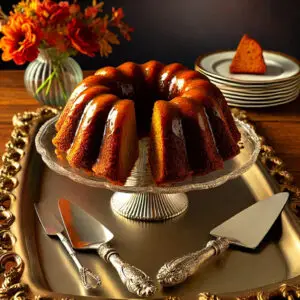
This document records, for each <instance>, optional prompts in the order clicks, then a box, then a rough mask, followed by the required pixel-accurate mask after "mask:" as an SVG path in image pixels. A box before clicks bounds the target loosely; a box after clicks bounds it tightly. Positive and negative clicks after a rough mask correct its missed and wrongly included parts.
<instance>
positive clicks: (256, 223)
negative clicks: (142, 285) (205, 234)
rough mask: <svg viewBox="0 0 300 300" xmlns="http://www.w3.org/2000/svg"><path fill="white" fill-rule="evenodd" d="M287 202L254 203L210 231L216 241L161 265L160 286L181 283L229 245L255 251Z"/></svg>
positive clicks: (281, 197)
mask: <svg viewBox="0 0 300 300" xmlns="http://www.w3.org/2000/svg"><path fill="white" fill-rule="evenodd" d="M288 198H289V194H288V193H278V194H275V195H273V196H271V197H269V198H268V199H266V200H263V201H258V202H256V203H255V204H253V205H251V206H250V207H248V208H246V209H244V210H243V211H241V212H239V213H238V214H236V215H235V216H233V217H231V218H230V219H228V220H227V221H225V222H224V223H222V224H221V225H219V226H217V227H215V228H214V229H213V230H211V232H210V234H211V235H212V236H215V237H217V239H216V240H211V241H209V242H208V243H207V245H206V247H205V248H204V249H202V250H200V251H196V252H193V253H190V254H187V255H184V256H182V257H179V258H175V259H173V260H171V261H169V262H167V263H166V264H164V265H163V266H162V267H161V268H160V269H159V271H158V273H157V276H156V278H157V280H158V282H159V283H160V284H161V285H163V286H166V287H168V286H174V285H178V284H180V283H182V282H184V281H185V280H186V279H187V278H188V277H189V276H191V275H193V274H194V273H195V272H196V271H197V270H198V268H199V267H200V266H201V265H202V264H203V263H204V262H206V261H208V260H209V259H210V258H212V257H213V256H217V255H219V254H221V253H223V252H225V251H226V250H227V249H228V248H229V245H230V244H234V245H238V246H242V247H246V248H251V249H255V248H256V247H257V246H258V245H259V244H260V242H261V241H262V239H263V238H264V236H265V235H266V234H267V233H268V231H269V230H270V228H271V227H272V225H273V224H274V222H275V220H276V219H277V218H278V216H279V215H280V213H281V211H282V209H283V207H284V205H285V204H286V202H287V200H288Z"/></svg>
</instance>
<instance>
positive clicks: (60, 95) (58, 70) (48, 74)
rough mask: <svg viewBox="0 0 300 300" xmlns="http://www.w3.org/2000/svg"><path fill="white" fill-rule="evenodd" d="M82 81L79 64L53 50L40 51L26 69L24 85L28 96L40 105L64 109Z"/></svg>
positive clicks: (64, 54)
mask: <svg viewBox="0 0 300 300" xmlns="http://www.w3.org/2000/svg"><path fill="white" fill-rule="evenodd" d="M81 80H82V70H81V68H80V66H79V64H78V63H77V62H76V61H75V60H74V59H73V58H71V57H69V56H68V54H66V53H60V52H59V51H57V50H56V49H55V48H49V49H40V53H39V55H38V57H37V58H36V59H35V60H34V61H32V62H31V63H30V64H29V65H28V67H27V68H26V71H25V75H24V83H25V87H26V89H27V91H28V92H29V94H30V95H31V96H32V97H34V98H35V99H36V100H38V101H39V102H40V103H41V104H42V105H49V106H53V107H64V106H65V104H66V102H67V100H68V98H69V96H70V95H71V93H72V91H73V90H74V88H75V87H76V85H77V84H78V83H79V82H80V81H81Z"/></svg>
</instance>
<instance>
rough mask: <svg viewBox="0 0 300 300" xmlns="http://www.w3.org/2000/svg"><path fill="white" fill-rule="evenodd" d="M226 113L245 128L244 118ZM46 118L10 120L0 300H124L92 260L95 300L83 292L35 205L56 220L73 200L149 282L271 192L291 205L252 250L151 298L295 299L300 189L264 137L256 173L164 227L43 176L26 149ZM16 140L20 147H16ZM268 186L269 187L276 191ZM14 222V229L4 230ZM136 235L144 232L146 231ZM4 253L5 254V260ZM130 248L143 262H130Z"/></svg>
mask: <svg viewBox="0 0 300 300" xmlns="http://www.w3.org/2000/svg"><path fill="white" fill-rule="evenodd" d="M232 111H233V113H234V114H235V115H236V116H238V118H240V119H242V120H244V121H245V122H248V119H247V114H246V112H245V111H239V110H237V109H233V110H232ZM53 113H54V114H56V113H57V112H56V110H54V109H52V108H49V107H43V108H40V109H38V110H37V112H24V113H21V114H17V115H15V116H14V118H13V125H14V130H13V132H12V137H11V140H10V141H9V143H8V144H7V145H8V146H9V148H7V151H6V152H5V154H4V155H3V157H2V160H3V162H4V163H5V165H4V166H2V167H1V174H2V175H3V174H7V175H6V176H5V177H3V176H2V179H1V180H2V182H1V183H2V188H3V190H2V191H0V196H1V197H0V198H1V199H0V200H1V202H2V204H3V205H4V206H5V207H6V204H4V203H6V201H7V200H10V201H11V206H10V208H9V210H4V211H3V212H2V217H4V219H3V220H2V221H3V222H1V227H2V228H4V230H2V231H1V236H2V238H1V247H2V249H6V250H3V251H4V254H3V255H1V257H0V262H1V265H2V266H3V268H2V270H1V276H2V277H3V279H4V280H3V282H2V287H1V295H2V296H3V297H4V298H5V299H10V298H24V297H26V298H27V297H28V298H30V299H31V298H32V299H44V298H47V299H91V300H92V299H95V296H96V297H98V298H99V299H113V298H117V299H122V298H124V299H128V298H132V295H131V294H130V293H128V292H127V290H126V289H125V288H124V286H123V285H122V284H120V282H118V278H117V277H116V276H114V273H113V272H111V268H109V266H108V265H107V264H104V263H101V261H99V260H98V259H97V257H96V256H95V255H94V256H93V254H91V253H87V254H85V253H82V254H79V255H80V259H82V260H83V261H84V263H85V264H88V265H89V266H91V267H93V268H95V267H96V268H97V270H99V273H101V276H102V279H103V286H102V288H101V289H98V290H97V291H92V290H89V291H86V290H85V289H83V287H82V286H81V285H80V281H79V278H78V275H77V274H76V272H74V269H73V265H72V264H71V263H70V261H69V260H68V259H67V258H66V256H65V253H64V251H63V249H61V246H60V245H59V241H56V240H51V239H49V238H46V235H45V233H44V230H43V228H42V226H41V225H40V223H39V222H38V220H37V218H36V214H35V211H34V206H33V203H34V202H41V203H47V205H49V212H53V213H55V214H56V216H57V217H58V216H59V214H57V201H56V200H58V199H59V198H60V197H62V196H66V197H71V198H72V199H76V201H77V202H78V203H80V205H85V208H88V207H90V213H92V214H93V215H94V216H96V217H97V218H98V217H99V218H101V220H102V221H104V222H105V224H107V225H109V227H110V228H112V229H113V230H114V231H115V230H117V234H116V239H115V240H114V244H115V245H116V244H118V247H121V249H122V254H123V255H124V257H126V258H128V259H130V260H131V261H132V262H135V263H139V265H141V266H142V267H143V269H145V270H146V271H147V273H149V274H150V275H151V276H155V274H156V272H157V268H158V266H160V265H161V264H162V263H163V262H164V261H167V260H168V259H170V258H171V257H176V256H180V255H183V254H184V253H188V252H191V251H193V250H195V249H199V245H200V247H202V246H203V245H205V243H207V241H208V235H207V232H208V231H209V230H210V228H212V227H214V226H216V225H217V224H219V223H221V222H223V221H224V220H226V219H228V218H229V217H230V216H232V215H234V214H235V213H237V212H238V211H241V210H242V209H244V208H245V207H247V206H249V205H251V203H253V202H255V201H259V200H260V199H265V198H266V197H268V196H270V195H272V194H273V193H274V192H278V191H279V189H281V190H287V191H289V193H290V194H291V195H292V197H291V198H290V199H289V203H288V205H287V206H286V207H285V208H284V211H283V213H282V214H281V216H280V219H279V220H278V221H277V222H275V224H274V226H273V228H272V229H271V231H270V232H269V233H268V234H267V236H266V237H265V238H264V240H263V242H262V243H261V245H259V247H258V249H256V250H255V251H253V250H249V251H248V250H247V251H243V252H242V253H241V252H239V251H231V249H229V252H228V253H225V254H224V256H225V258H224V259H220V258H217V259H216V261H215V262H214V263H213V264H210V265H209V266H203V267H202V268H201V270H199V272H197V274H195V276H193V277H192V278H190V279H189V280H188V281H186V282H185V283H184V284H182V285H181V286H177V287H175V288H165V289H159V291H158V292H157V293H156V294H155V296H154V298H159V299H161V298H162V297H163V298H165V297H166V296H170V297H169V298H168V299H171V298H172V299H175V297H176V296H180V299H183V300H194V299H228V300H229V299H231V300H234V299H253V298H257V299H262V298H266V299H269V297H275V296H276V298H278V297H282V298H286V297H293V296H297V295H300V294H299V292H300V285H299V284H300V260H299V255H300V253H299V251H300V224H299V218H298V217H297V216H299V205H298V204H299V196H298V195H300V188H299V187H297V186H296V185H295V184H294V183H293V176H292V175H291V173H290V172H288V171H287V170H286V167H285V166H284V163H283V161H282V160H281V159H280V158H279V157H278V156H277V155H276V153H275V152H274V149H273V148H272V147H271V146H270V145H268V144H267V143H266V141H265V139H264V137H260V139H261V142H262V149H261V153H260V157H259V162H258V164H257V165H254V166H252V167H251V169H250V170H249V171H248V172H246V173H245V174H243V176H242V177H241V178H239V179H236V180H234V181H232V182H230V184H229V183H228V184H227V185H224V186H222V187H218V188H217V189H214V190H211V191H209V192H208V191H201V192H199V193H194V192H191V193H188V197H189V201H190V208H189V209H188V210H187V211H186V212H185V214H183V215H181V216H180V217H178V218H174V219H172V220H169V221H167V222H157V223H151V224H149V223H147V224H145V223H141V222H133V221H131V222H130V221H129V220H126V219H124V218H119V217H118V216H116V215H113V214H112V212H111V209H110V208H109V198H110V197H111V193H110V192H107V191H103V190H100V193H99V190H98V189H97V190H96V189H92V188H89V189H86V188H83V187H82V186H80V185H79V186H77V185H74V184H72V183H70V182H69V181H66V180H64V179H62V178H61V177H60V176H57V174H49V170H47V169H45V173H43V170H44V168H43V164H42V163H41V158H40V156H39V155H38V154H37V153H36V151H35V148H34V146H33V140H34V136H35V134H36V132H37V131H36V130H37V128H38V126H37V125H38V124H39V122H44V121H45V120H46V119H48V118H49V117H51V116H53ZM252 126H253V125H252ZM28 128H29V131H27V130H28ZM23 130H26V131H23ZM20 140H21V141H22V142H24V141H25V144H23V147H22V144H21V146H20ZM10 150H12V151H10ZM24 152H25V155H24ZM12 158H13V159H14V160H12ZM15 158H16V160H15ZM12 167H16V169H15V170H16V172H17V174H16V173H15V172H13V173H11V171H12V170H13V169H14V168H12ZM50 173H51V172H50ZM270 174H271V175H270ZM272 178H274V180H275V181H277V184H276V185H275V184H274V181H273V179H272ZM7 191H10V192H7ZM99 201H100V203H99ZM12 218H13V219H15V221H14V222H13V223H12V225H11V226H10V228H7V224H11V219H12ZM129 224H130V226H129ZM160 224H162V225H160ZM141 225H146V226H147V230H146V229H145V228H144V227H141ZM148 226H149V227H148ZM162 237H163V238H162ZM157 245H159V247H160V248H159V249H158V247H157ZM12 247H13V252H12V251H7V250H10V249H12ZM133 247H134V248H135V249H136V250H138V253H141V255H139V254H138V255H137V254H136V253H137V252H136V251H135V252H132V251H131V249H132V248H133ZM11 262H13V268H6V264H7V265H10V266H11V265H12V264H11ZM4 266H5V268H4ZM83 296H84V297H83ZM176 299H178V298H176ZM272 299H273V298H272Z"/></svg>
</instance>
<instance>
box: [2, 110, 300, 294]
mask: <svg viewBox="0 0 300 300" xmlns="http://www.w3.org/2000/svg"><path fill="white" fill-rule="evenodd" d="M57 113H58V110H56V109H54V108H50V107H42V108H39V109H38V110H37V111H36V112H24V113H21V114H17V115H15V116H14V117H13V126H14V129H13V131H12V133H11V138H10V140H9V141H8V143H7V144H6V152H5V153H4V154H3V156H2V162H3V163H2V166H1V167H0V216H1V221H0V266H1V270H0V280H1V281H0V298H1V299H46V298H48V299H71V298H73V297H72V296H67V295H60V294H54V293H52V292H51V293H49V292H48V294H47V291H45V290H43V289H39V288H38V286H37V285H36V284H35V283H34V284H35V285H36V287H35V289H38V290H39V293H38V294H37V293H35V292H34V291H33V290H32V289H31V288H30V286H29V285H28V284H25V283H24V280H22V275H24V276H25V274H23V273H24V272H25V273H28V272H26V271H25V268H26V262H27V258H26V253H22V248H21V247H20V244H21V243H20V242H19V243H18V241H17V238H16V236H18V237H20V236H21V235H20V232H19V233H17V232H16V231H17V230H18V228H17V226H16V222H15V221H16V218H17V216H18V212H17V209H16V206H17V205H15V204H14V202H16V201H18V198H19V197H18V189H17V187H18V185H19V184H21V182H19V180H20V179H19V176H18V173H19V172H20V170H21V169H22V168H23V167H24V166H25V164H26V163H28V159H26V156H25V154H26V153H27V151H28V150H29V149H30V147H31V144H32V140H33V139H32V140H31V139H30V137H31V136H33V135H34V134H35V131H36V130H37V128H38V126H39V124H41V123H43V122H45V121H46V120H47V119H49V118H51V117H53V116H55V115H56V114H57ZM232 113H233V114H234V115H235V117H237V118H238V119H240V120H242V121H244V122H246V123H248V124H250V125H251V126H253V128H254V124H252V123H251V121H250V120H249V119H248V117H247V114H246V112H245V111H242V110H239V109H236V108H234V109H232ZM254 129H255V128H254ZM260 139H261V143H262V149H261V153H260V156H259V160H260V162H261V163H262V164H263V165H264V167H265V168H266V169H267V170H268V172H269V173H270V175H271V176H273V178H274V179H275V180H276V181H277V183H278V184H279V187H280V190H281V191H288V192H289V193H290V194H291V197H290V202H289V206H290V208H291V210H292V212H293V218H294V219H295V220H297V219H298V220H299V218H300V188H298V187H297V186H295V185H294V180H293V176H292V175H291V174H290V173H289V172H288V171H287V170H286V168H285V165H284V163H283V161H282V160H281V159H280V158H279V157H277V156H276V153H275V151H274V149H273V148H272V147H271V146H269V145H267V143H266V140H265V138H264V137H262V136H260ZM27 271H28V269H27ZM29 277H30V276H29ZM43 295H45V296H43ZM278 297H281V298H286V299H298V298H300V276H297V277H295V278H292V279H289V280H286V281H283V282H280V283H277V284H272V285H267V286H264V287H261V288H258V289H254V290H248V291H246V292H240V293H238V292H234V293H227V294H224V295H221V294H220V295H212V294H209V293H200V294H199V300H202V299H272V298H278ZM78 298H79V297H78ZM80 298H82V297H80ZM168 298H170V299H171V298H173V297H168ZM175 298H177V297H175ZM172 300H173V299H172Z"/></svg>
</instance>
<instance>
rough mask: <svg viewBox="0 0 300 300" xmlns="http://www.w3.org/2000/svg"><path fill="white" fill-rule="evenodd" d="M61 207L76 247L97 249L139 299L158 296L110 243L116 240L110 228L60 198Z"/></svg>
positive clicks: (148, 278) (64, 221) (145, 275)
mask: <svg viewBox="0 0 300 300" xmlns="http://www.w3.org/2000/svg"><path fill="white" fill-rule="evenodd" d="M58 206H59V210H60V213H61V216H62V219H63V223H64V226H65V229H66V231H67V233H68V236H69V239H70V241H71V244H72V246H73V248H75V249H83V250H84V249H96V250H97V252H98V254H99V256H100V257H101V258H102V259H104V260H105V261H106V262H109V263H111V264H112V266H113V267H114V268H115V270H116V271H117V272H118V274H119V277H120V279H121V281H122V282H123V283H124V285H125V286H126V287H127V289H128V290H129V292H131V293H133V294H136V295H138V296H140V297H148V296H151V295H153V294H154V293H155V291H156V287H155V285H154V283H153V281H152V280H151V279H150V277H149V276H148V275H147V274H146V273H144V272H143V271H141V270H140V269H138V268H136V267H134V266H132V265H130V264H128V263H127V262H125V261H124V260H123V259H122V258H121V257H120V256H119V254H118V253H117V251H116V250H115V249H114V248H112V247H111V246H110V245H109V244H108V242H109V241H111V240H112V239H113V237H114V235H113V233H112V232H111V231H110V230H109V229H108V228H106V227H105V226H104V225H103V224H102V223H100V222H99V221H98V220H96V219H95V218H94V217H92V216H91V215H89V214H88V213H87V212H85V211H84V210H83V209H82V208H80V207H79V206H78V205H76V204H74V203H72V202H70V201H69V200H66V199H60V200H59V202H58Z"/></svg>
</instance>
